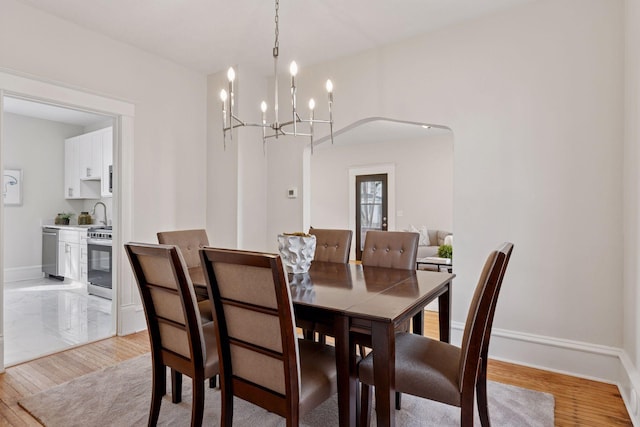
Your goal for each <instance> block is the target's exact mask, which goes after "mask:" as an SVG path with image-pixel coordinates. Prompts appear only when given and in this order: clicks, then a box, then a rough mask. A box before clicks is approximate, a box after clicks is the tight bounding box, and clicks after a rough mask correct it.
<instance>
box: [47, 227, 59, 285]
mask: <svg viewBox="0 0 640 427" xmlns="http://www.w3.org/2000/svg"><path fill="white" fill-rule="evenodd" d="M58 232H59V230H58V229H57V228H48V227H43V228H42V272H43V273H44V274H45V275H46V276H48V277H51V278H55V279H62V278H63V277H61V276H60V272H59V271H58Z"/></svg>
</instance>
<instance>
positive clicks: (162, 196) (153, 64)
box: [0, 0, 207, 241]
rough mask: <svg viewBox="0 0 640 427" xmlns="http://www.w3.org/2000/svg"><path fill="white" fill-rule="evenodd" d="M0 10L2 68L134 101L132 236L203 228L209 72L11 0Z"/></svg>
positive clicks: (140, 237) (152, 238) (147, 237)
mask: <svg viewBox="0 0 640 427" xmlns="http://www.w3.org/2000/svg"><path fill="white" fill-rule="evenodd" d="M0 10H2V13H1V14H0V67H4V68H8V69H12V70H17V71H20V72H23V73H28V74H31V75H34V76H38V77H40V78H43V79H45V80H47V81H58V82H61V83H62V84H64V85H71V86H74V87H77V88H85V89H87V90H88V91H91V92H94V93H100V94H103V95H105V96H109V97H113V98H119V99H124V100H127V101H129V102H131V103H133V104H135V109H136V117H135V134H134V141H135V145H134V148H133V155H134V180H133V183H123V184H124V185H133V186H134V188H133V191H134V206H133V214H134V218H133V234H134V236H133V237H134V239H136V240H140V241H156V236H155V233H156V232H157V231H159V230H170V229H176V228H197V227H203V226H204V225H205V218H206V206H207V205H206V191H205V189H206V168H205V165H206V142H205V141H206V95H207V92H206V76H204V75H202V74H199V73H196V72H193V71H190V70H187V69H185V68H184V67H182V66H179V65H177V64H175V63H172V62H170V61H167V60H164V59H161V58H158V57H157V56H154V55H152V54H149V53H147V52H144V51H142V50H140V49H136V48H133V47H131V46H129V45H126V44H124V43H120V42H117V41H114V40H112V39H109V38H107V37H104V36H101V35H99V34H97V33H94V32H92V31H90V30H87V29H85V28H82V27H79V26H76V25H74V24H72V23H69V22H67V21H63V20H61V19H58V18H56V17H54V16H52V15H49V14H46V13H44V12H41V11H38V10H35V9H32V8H31V7H29V6H26V5H24V4H23V3H20V2H17V1H14V0H0ZM43 96H46V94H43Z"/></svg>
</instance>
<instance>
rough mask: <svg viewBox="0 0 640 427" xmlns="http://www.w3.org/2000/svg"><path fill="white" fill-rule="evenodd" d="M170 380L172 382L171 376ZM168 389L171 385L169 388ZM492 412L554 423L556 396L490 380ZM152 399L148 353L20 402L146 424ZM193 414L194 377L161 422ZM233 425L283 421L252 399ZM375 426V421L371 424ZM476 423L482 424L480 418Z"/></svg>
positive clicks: (86, 420) (428, 408)
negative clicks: (192, 383) (177, 402)
mask: <svg viewBox="0 0 640 427" xmlns="http://www.w3.org/2000/svg"><path fill="white" fill-rule="evenodd" d="M167 384H168V385H169V384H171V383H170V381H169V380H167ZM169 388H170V387H169ZM488 393H489V411H490V416H491V421H492V424H493V425H494V426H514V427H516V426H517V427H525V426H541V427H542V426H553V424H554V418H553V409H554V399H553V396H552V395H550V394H546V393H539V392H536V391H532V390H526V389H523V388H519V387H513V386H508V385H504V384H499V383H494V382H489V384H488ZM150 399H151V358H150V356H149V354H147V355H143V356H139V357H136V358H134V359H131V360H128V361H125V362H122V363H120V364H118V365H115V366H111V367H109V368H106V369H103V370H101V371H97V372H93V373H91V374H87V375H85V376H82V377H80V378H76V379H74V380H72V381H69V382H67V383H64V384H61V385H59V386H56V387H53V388H51V389H49V390H46V391H43V392H40V393H38V394H35V395H33V396H29V397H26V398H24V399H22V400H20V402H19V403H20V405H21V406H22V407H23V408H24V409H26V410H27V411H28V412H29V413H31V414H32V415H33V416H34V417H35V418H37V419H38V420H39V421H40V422H41V423H43V424H44V425H46V426H50V427H56V426H64V427H71V426H114V427H115V426H118V427H123V426H143V425H146V424H147V417H148V414H149V402H150ZM190 417H191V380H190V379H189V378H187V377H185V378H184V381H183V401H182V403H180V404H177V405H176V404H172V403H171V397H170V394H169V392H168V393H167V396H165V397H164V400H163V401H162V406H161V410H160V420H159V423H158V424H159V425H163V426H188V425H189V422H190V419H191V418H190ZM459 422H460V421H459V410H458V409H457V408H452V407H449V406H447V405H442V404H439V403H435V402H431V401H427V400H424V399H420V398H416V397H413V396H409V395H403V396H402V410H401V411H396V424H397V425H398V426H438V427H441V426H459ZM219 424H220V391H219V390H218V389H209V388H207V395H206V398H205V413H204V422H203V425H214V426H216V425H219ZM234 425H235V426H239V427H241V426H248V427H257V426H267V427H270V426H273V427H275V426H278V427H279V426H284V425H285V423H284V420H283V419H282V418H280V417H279V416H277V415H275V414H271V413H269V412H266V411H265V410H263V409H261V408H258V407H257V406H254V405H252V404H250V403H247V402H244V401H242V400H239V399H236V401H235V402H234ZM302 425H303V426H306V427H315V426H317V427H328V426H337V425H338V405H337V401H336V399H335V397H334V398H333V399H329V400H327V401H326V402H325V403H323V404H322V405H321V406H319V407H318V408H316V409H315V410H314V411H312V412H311V413H309V414H307V415H306V416H305V417H304V418H303V419H302ZM372 425H375V421H373V422H372ZM477 425H480V423H479V420H477Z"/></svg>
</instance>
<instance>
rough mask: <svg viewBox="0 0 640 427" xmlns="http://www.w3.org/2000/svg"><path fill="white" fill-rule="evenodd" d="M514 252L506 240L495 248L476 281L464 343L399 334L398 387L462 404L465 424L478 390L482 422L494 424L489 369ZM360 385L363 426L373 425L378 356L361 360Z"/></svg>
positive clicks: (435, 398)
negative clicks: (499, 306) (496, 319)
mask: <svg viewBox="0 0 640 427" xmlns="http://www.w3.org/2000/svg"><path fill="white" fill-rule="evenodd" d="M512 251H513V244H512V243H504V244H503V245H502V246H501V247H500V248H498V249H497V250H495V251H493V252H491V253H490V254H489V256H488V258H487V260H486V262H485V264H484V268H483V269H482V273H481V274H480V279H479V281H478V284H477V286H476V289H475V292H474V294H473V298H472V300H471V305H470V307H469V312H468V315H467V321H466V324H465V328H464V333H463V337H462V347H457V346H454V345H451V344H448V343H445V342H441V341H438V340H433V339H430V338H427V337H423V336H420V335H416V334H409V333H404V332H400V333H396V340H395V358H396V363H395V387H396V391H399V392H402V393H408V394H411V395H414V396H419V397H423V398H426V399H429V400H434V401H438V402H441V403H445V404H448V405H452V406H457V407H459V408H460V425H461V426H463V427H466V426H473V411H474V393H475V392H476V391H477V401H478V412H479V414H480V421H481V424H482V426H485V427H486V426H489V425H490V422H489V409H488V406H487V389H486V378H487V377H486V374H487V372H486V370H487V357H488V352H489V339H490V337H491V326H492V324H493V316H494V314H495V309H496V303H497V300H498V294H499V292H500V288H501V286H502V280H503V278H504V274H505V271H506V268H507V264H508V263H509V259H510V258H511V253H512ZM358 378H359V380H360V382H361V384H362V389H361V408H362V410H361V413H360V415H361V419H360V425H363V426H367V425H369V421H370V417H371V386H372V385H373V359H372V357H371V355H369V356H367V357H366V358H364V359H363V360H362V361H361V362H360V364H359V365H358Z"/></svg>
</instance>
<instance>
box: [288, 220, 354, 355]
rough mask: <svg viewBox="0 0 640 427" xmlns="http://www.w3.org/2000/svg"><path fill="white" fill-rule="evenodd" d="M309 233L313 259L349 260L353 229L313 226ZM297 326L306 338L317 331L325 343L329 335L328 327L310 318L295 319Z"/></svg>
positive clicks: (344, 262)
mask: <svg viewBox="0 0 640 427" xmlns="http://www.w3.org/2000/svg"><path fill="white" fill-rule="evenodd" d="M309 234H311V235H314V236H316V251H315V254H314V256H313V260H314V261H319V262H331V263H340V264H346V263H348V262H349V254H350V253H351V240H352V237H353V231H351V230H340V229H329V228H313V227H311V228H310V229H309ZM297 323H298V326H299V327H300V328H301V329H302V334H303V335H304V337H305V338H307V339H315V334H316V332H317V333H318V341H319V342H321V343H323V344H324V343H326V340H327V338H326V336H327V335H331V333H332V332H331V330H330V328H327V327H326V326H325V325H323V324H318V323H316V322H313V321H311V320H306V319H305V320H300V319H298V320H297Z"/></svg>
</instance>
